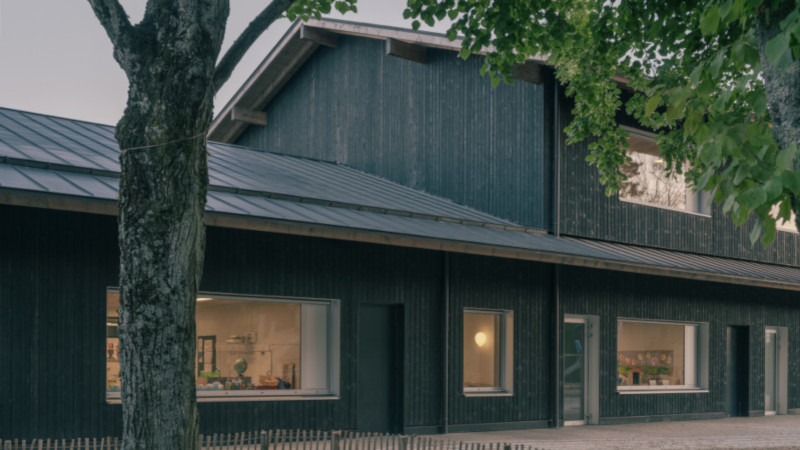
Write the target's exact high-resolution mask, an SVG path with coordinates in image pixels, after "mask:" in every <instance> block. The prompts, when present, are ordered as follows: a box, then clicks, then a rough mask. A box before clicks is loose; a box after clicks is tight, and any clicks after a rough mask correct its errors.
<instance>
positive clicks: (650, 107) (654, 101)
mask: <svg viewBox="0 0 800 450" xmlns="http://www.w3.org/2000/svg"><path fill="white" fill-rule="evenodd" d="M659 103H661V95H654V96H652V97H650V98H649V99H647V103H645V107H644V116H645V117H650V116H652V115H653V112H655V110H656V108H658V104H659Z"/></svg>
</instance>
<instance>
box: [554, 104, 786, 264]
mask: <svg viewBox="0 0 800 450" xmlns="http://www.w3.org/2000/svg"><path fill="white" fill-rule="evenodd" d="M562 105H563V107H562V108H561V114H560V126H561V129H562V130H563V127H564V126H566V125H567V124H568V123H569V121H570V120H571V116H570V110H571V109H572V105H571V104H569V102H566V101H565V100H564V99H563V97H562ZM628 124H629V125H633V124H632V123H628ZM561 139H562V142H561V145H562V153H561V180H562V183H561V214H560V227H561V232H562V233H563V234H568V235H574V236H581V237H587V238H592V239H600V240H605V241H615V242H623V243H628V244H635V245H644V246H648V247H658V248H667V249H672V250H679V251H685V252H690V253H701V254H707V255H716V256H724V257H727V258H735V259H746V260H754V261H761V262H770V263H776V264H786V265H792V266H795V267H797V266H800V260H798V258H797V254H798V250H800V235H798V234H796V233H790V232H785V231H778V232H777V236H776V238H775V242H773V243H772V245H770V246H769V247H767V248H764V247H763V246H762V245H761V244H760V243H757V244H756V245H753V246H751V245H750V238H749V233H750V230H751V228H752V222H748V223H746V224H744V225H743V226H741V227H739V228H735V227H734V225H733V220H732V219H731V217H730V215H727V216H726V215H723V214H722V208H721V205H714V206H713V207H712V212H711V216H702V215H698V214H691V213H685V212H680V211H672V210H668V209H664V208H658V207H654V206H648V205H642V204H636V203H631V202H625V201H621V200H619V197H618V196H617V195H616V194H615V195H612V196H611V197H607V196H606V195H605V187H604V186H603V185H601V184H600V181H599V175H598V173H597V169H596V168H595V167H594V166H590V165H589V163H587V162H586V156H587V155H588V154H589V149H588V143H587V142H581V143H578V144H573V145H566V142H565V141H564V140H565V139H566V137H565V135H564V134H563V133H562V134H561Z"/></svg>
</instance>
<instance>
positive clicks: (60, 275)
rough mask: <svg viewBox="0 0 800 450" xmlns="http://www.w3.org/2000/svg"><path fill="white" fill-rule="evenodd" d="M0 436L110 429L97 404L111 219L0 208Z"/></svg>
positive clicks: (111, 278)
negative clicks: (0, 218) (0, 368)
mask: <svg viewBox="0 0 800 450" xmlns="http://www.w3.org/2000/svg"><path fill="white" fill-rule="evenodd" d="M0 217H2V220H0V365H1V366H2V367H4V369H3V370H2V371H0V436H3V437H4V438H5V437H17V436H19V437H32V436H49V437H54V438H55V437H72V436H75V435H79V436H98V435H102V434H103V433H113V434H118V433H115V431H116V430H118V429H119V427H116V428H115V427H114V426H110V427H107V425H112V424H116V423H117V422H119V423H121V421H120V420H121V416H120V415H119V408H113V407H111V406H108V405H106V404H105V391H104V388H103V387H104V385H105V360H104V358H103V351H104V349H105V307H104V305H105V296H106V293H105V290H106V286H113V285H116V284H117V267H118V253H117V238H116V219H115V218H114V217H103V216H89V215H80V214H75V213H66V212H58V211H45V210H40V209H30V208H21V207H9V206H0Z"/></svg>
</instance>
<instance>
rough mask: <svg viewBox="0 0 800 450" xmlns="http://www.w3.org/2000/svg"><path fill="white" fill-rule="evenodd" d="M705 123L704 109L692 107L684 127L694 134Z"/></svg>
mask: <svg viewBox="0 0 800 450" xmlns="http://www.w3.org/2000/svg"><path fill="white" fill-rule="evenodd" d="M702 124H703V111H702V110H700V109H692V110H690V111H689V113H688V114H687V115H686V121H685V122H684V123H683V128H684V129H685V130H686V131H688V132H689V134H690V135H694V134H695V133H696V132H697V130H698V129H699V128H700V125H702Z"/></svg>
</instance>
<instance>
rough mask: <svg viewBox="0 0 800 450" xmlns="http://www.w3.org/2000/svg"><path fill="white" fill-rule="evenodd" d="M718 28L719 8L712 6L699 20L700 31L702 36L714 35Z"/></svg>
mask: <svg viewBox="0 0 800 450" xmlns="http://www.w3.org/2000/svg"><path fill="white" fill-rule="evenodd" d="M718 26H719V7H718V6H717V5H714V6H712V7H711V8H709V9H708V10H706V12H705V13H703V16H702V17H701V18H700V31H702V32H703V34H704V35H709V34H714V33H716V32H717V27H718Z"/></svg>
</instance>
